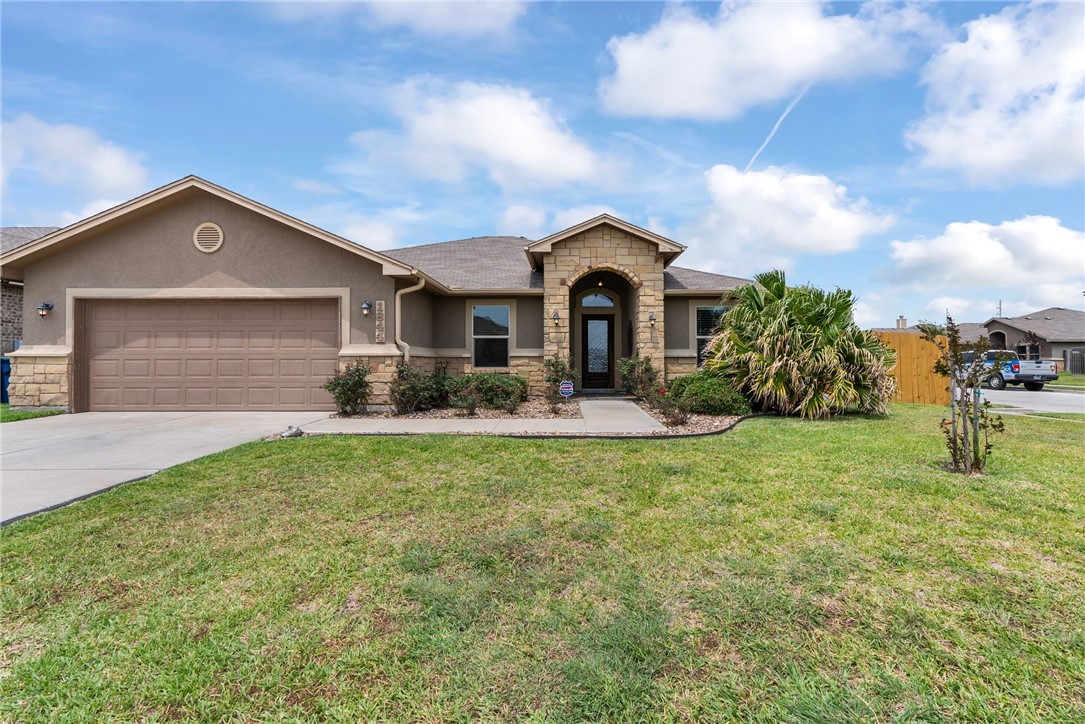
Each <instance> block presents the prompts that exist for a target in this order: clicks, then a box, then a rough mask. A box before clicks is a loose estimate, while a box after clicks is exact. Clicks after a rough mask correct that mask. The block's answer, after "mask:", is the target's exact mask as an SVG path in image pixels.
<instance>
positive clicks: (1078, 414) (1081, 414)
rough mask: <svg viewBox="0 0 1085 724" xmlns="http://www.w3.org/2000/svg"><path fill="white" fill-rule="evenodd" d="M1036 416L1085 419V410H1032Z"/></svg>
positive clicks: (1031, 413) (1032, 413)
mask: <svg viewBox="0 0 1085 724" xmlns="http://www.w3.org/2000/svg"><path fill="white" fill-rule="evenodd" d="M1029 414H1030V415H1032V416H1034V417H1057V418H1059V419H1061V420H1085V412H1030V413H1029Z"/></svg>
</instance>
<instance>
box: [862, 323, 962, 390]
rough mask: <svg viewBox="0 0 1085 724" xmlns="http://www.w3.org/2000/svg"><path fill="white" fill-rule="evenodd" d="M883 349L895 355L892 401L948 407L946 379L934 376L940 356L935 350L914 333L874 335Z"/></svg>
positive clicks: (947, 384)
mask: <svg viewBox="0 0 1085 724" xmlns="http://www.w3.org/2000/svg"><path fill="white" fill-rule="evenodd" d="M874 334H876V335H877V336H878V339H880V340H881V341H882V342H884V343H885V344H886V346H888V347H890V348H891V349H892V350H893V351H894V352H896V353H897V366H896V367H894V368H893V377H894V378H896V380H897V394H896V395H895V396H894V397H893V401H894V402H916V403H919V404H921V405H948V404H949V380H947V379H946V378H945V377H942V376H941V375H938V374H935V373H934V363H935V362H937V361H938V358H939V357H941V356H942V355H941V353H940V352H939V351H938V348H937V347H935V346H934V345H933V344H931V343H930V342H928V341H927V340H925V339H923V338H922V337H921V336H919V335H918V334H915V333H914V332H895V331H876V332H874Z"/></svg>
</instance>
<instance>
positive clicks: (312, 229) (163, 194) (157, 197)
mask: <svg viewBox="0 0 1085 724" xmlns="http://www.w3.org/2000/svg"><path fill="white" fill-rule="evenodd" d="M193 190H198V191H203V192H206V193H209V194H212V195H214V196H218V197H220V198H223V199H226V200H227V201H231V202H233V203H235V204H237V205H238V206H241V207H243V208H246V209H248V210H250V211H253V212H255V213H257V214H261V215H263V216H266V217H268V218H270V219H273V220H275V221H278V222H280V223H282V224H286V225H287V226H290V227H293V228H295V229H297V230H299V231H302V232H305V233H307V234H310V235H311V236H313V237H315V238H317V239H320V240H322V241H326V242H328V243H330V244H333V245H335V246H338V247H340V248H342V249H346V250H348V251H351V252H353V253H355V254H357V255H359V256H362V257H365V258H367V259H370V260H372V261H375V262H377V263H378V264H380V265H381V268H382V270H383V272H384V274H387V275H389V276H409V275H411V269H410V267H408V266H404V265H403V264H402V263H401V262H399V261H396V260H395V259H392V258H391V257H388V256H385V255H384V254H381V253H379V252H376V251H373V250H372V249H368V248H366V247H364V246H362V245H361V244H358V243H356V242H353V241H350V240H349V239H344V238H343V237H341V236H338V235H336V234H333V233H331V232H330V231H325V230H324V229H321V228H319V227H317V226H313V225H312V224H310V223H308V222H305V221H302V220H301V219H296V218H294V217H293V216H290V215H289V214H284V213H283V212H281V211H278V210H276V209H273V208H271V207H270V206H265V205H264V204H261V203H259V202H257V201H253V200H252V199H249V198H246V197H244V196H242V195H241V194H238V193H235V192H233V191H230V190H229V189H225V188H223V187H221V186H217V185H216V184H213V183H211V182H210V181H205V180H204V179H202V178H200V177H198V176H186V177H184V178H183V179H179V180H177V181H174V182H173V183H170V184H166V185H165V186H162V187H161V188H157V189H155V190H154V191H150V192H148V193H145V194H143V195H142V196H139V197H137V198H134V199H132V200H131V201H127V202H125V203H123V204H120V205H118V206H114V207H113V208H111V209H106V210H105V211H102V212H101V213H98V214H95V215H94V216H90V217H88V218H86V219H83V220H82V221H77V222H75V223H74V224H71V225H70V226H65V227H64V228H62V229H58V230H56V231H54V232H52V233H49V234H46V235H44V236H41V237H39V238H37V239H34V240H32V241H28V242H26V243H24V244H21V245H20V246H17V247H14V248H12V249H10V250H8V249H7V248H6V247H5V248H4V250H3V252H2V253H0V264H3V265H4V266H5V267H8V266H12V267H15V268H19V267H21V266H23V264H25V263H27V262H28V261H32V260H33V259H34V258H35V257H37V256H38V254H39V253H40V252H43V251H45V250H46V249H49V248H50V247H53V246H56V245H60V246H58V247H57V248H62V247H63V246H66V245H67V244H74V243H78V241H79V239H78V238H77V237H79V236H80V235H81V234H83V233H84V232H87V231H90V230H92V229H96V228H100V227H102V226H105V225H108V224H111V223H123V217H124V216H126V215H127V214H130V213H133V212H136V211H139V210H140V209H143V208H146V207H149V206H151V205H152V204H156V203H158V202H161V201H164V200H166V199H169V198H171V197H174V196H177V195H178V194H183V193H186V192H187V193H191V192H192V191H193Z"/></svg>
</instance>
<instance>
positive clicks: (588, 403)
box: [301, 399, 665, 436]
mask: <svg viewBox="0 0 1085 724" xmlns="http://www.w3.org/2000/svg"><path fill="white" fill-rule="evenodd" d="M579 404H580V413H581V414H582V415H583V418H582V419H579V420H568V419H553V420H526V419H507V420H479V419H476V418H470V417H462V418H454V419H440V420H412V419H406V418H398V417H382V418H365V417H342V418H341V417H329V418H325V419H323V420H317V421H315V422H311V423H309V424H307V425H302V426H301V429H302V430H304V431H305V432H308V433H324V434H353V435H424V434H430V433H454V434H465V433H466V434H476V435H477V434H486V435H532V434H544V435H585V436H590V435H607V434H626V435H629V434H637V433H649V432H654V431H658V430H663V429H665V428H664V427H663V425H661V424H660V423H659V422H658V421H657V420H656V419H655V418H653V417H652V416H651V415H649V414H647V413H646V412H644V410H642V409H640V408H639V407H637V405H636V404H635V403H633V402H630V401H629V400H614V399H602V400H584V401H582V402H580V403H579Z"/></svg>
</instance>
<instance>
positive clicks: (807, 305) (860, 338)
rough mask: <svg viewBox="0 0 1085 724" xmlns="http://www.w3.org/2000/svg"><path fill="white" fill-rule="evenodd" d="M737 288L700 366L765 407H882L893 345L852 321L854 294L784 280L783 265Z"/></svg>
mask: <svg viewBox="0 0 1085 724" xmlns="http://www.w3.org/2000/svg"><path fill="white" fill-rule="evenodd" d="M754 278H755V280H756V282H757V283H756V284H749V285H746V286H744V287H741V288H739V289H737V290H736V291H735V294H734V296H735V298H736V299H737V301H738V304H737V305H735V306H734V307H732V308H731V310H730V311H729V312H728V313H727V314H726V315H724V317H723V319H722V320H721V322H720V328H719V331H718V333H717V334H716V336H715V337H714V338H713V339H712V341H711V342H710V343H709V350H710V352H709V355H708V358H707V359H706V361H705V366H706V367H707V368H708V369H710V370H714V371H717V372H720V373H722V374H724V375H725V376H727V377H729V378H730V379H731V380H732V383H733V384H734V386H735V388H736V389H739V390H742V391H743V392H744V393H745V394H746V395H747V396H749V397H750V398H751V400H753V401H754V402H756V403H758V404H759V405H760V406H761V408H762V409H763V410H765V411H770V412H776V413H778V414H781V415H799V416H801V417H810V418H821V417H828V416H830V415H832V414H834V413H841V412H844V411H845V410H849V409H855V410H859V411H861V412H866V413H872V414H884V413H885V412H886V411H887V409H888V406H889V400H890V399H891V398H892V396H893V391H894V381H893V378H892V376H890V374H889V370H890V369H892V367H893V365H894V364H895V363H896V358H895V355H894V353H893V351H892V350H890V349H888V348H887V347H886V346H885V345H884V344H882V343H881V342H880V341H879V340H878V338H877V337H875V336H874V334H873V333H871V332H864V331H862V330H860V329H859V328H858V327H857V326H855V322H854V321H853V316H852V311H853V309H854V307H855V298H854V297H853V296H852V293H851V292H850V291H848V290H846V289H837V290H835V291H832V292H825V291H823V290H821V289H818V288H816V287H812V286H802V287H790V288H789V287H788V286H787V282H786V279H785V276H784V273H783V272H782V271H779V270H776V271H771V272H766V273H764V274H758V275H757V276H756V277H754Z"/></svg>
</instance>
